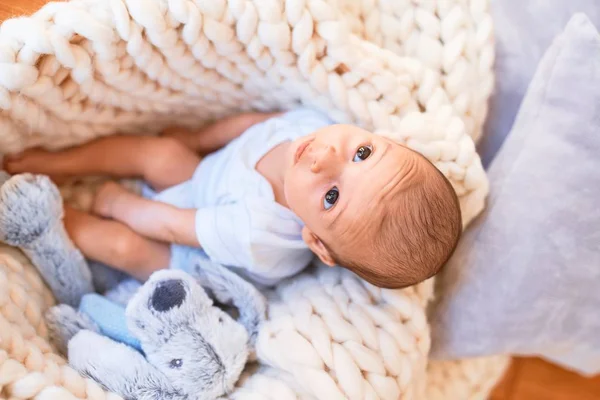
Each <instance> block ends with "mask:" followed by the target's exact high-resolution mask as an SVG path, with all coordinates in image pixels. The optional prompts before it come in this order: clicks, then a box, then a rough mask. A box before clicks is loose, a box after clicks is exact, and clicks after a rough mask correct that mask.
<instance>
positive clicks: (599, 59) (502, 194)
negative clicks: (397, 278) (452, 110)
mask: <svg viewBox="0 0 600 400" xmlns="http://www.w3.org/2000/svg"><path fill="white" fill-rule="evenodd" d="M599 160H600V35H599V34H598V31H597V30H596V28H595V27H594V26H593V25H592V23H591V22H590V20H589V19H588V18H587V17H586V16H585V15H583V14H577V15H575V16H573V18H572V19H571V20H570V21H569V23H568V24H567V27H566V28H565V30H564V32H563V33H562V34H561V35H559V36H558V37H557V39H556V40H555V41H554V42H553V43H552V45H551V46H550V48H549V49H548V51H547V52H546V54H545V55H544V57H543V59H542V61H541V62H540V64H539V67H538V69H537V71H536V73H535V76H534V78H533V80H532V82H531V84H530V86H529V88H528V91H527V94H526V96H525V99H524V101H523V104H522V106H521V108H520V110H519V114H518V116H517V120H516V123H515V125H514V127H513V129H512V131H511V133H510V135H509V136H508V137H507V139H506V141H505V143H504V145H503V146H502V148H501V150H500V152H499V153H498V156H497V158H496V159H495V160H494V161H493V162H492V164H491V166H490V169H489V178H490V183H491V188H490V197H489V200H488V205H487V208H486V210H485V211H484V213H483V214H482V215H481V216H480V217H479V218H478V219H477V220H475V221H474V223H473V224H472V225H471V226H470V228H468V229H467V230H466V231H465V233H464V236H463V238H462V240H461V242H460V243H459V246H458V248H457V250H456V253H455V254H454V256H453V258H452V259H451V260H450V262H449V263H448V264H447V265H446V267H445V268H444V270H443V272H442V273H441V274H440V276H439V278H438V284H439V285H440V289H441V290H440V291H439V293H440V295H439V298H438V299H437V303H435V304H434V305H433V307H432V310H431V311H432V313H431V322H432V328H433V332H432V338H433V343H432V352H431V354H432V357H434V358H437V359H457V358H463V357H471V356H482V355H489V354H497V353H512V354H522V355H541V356H544V357H546V358H549V359H552V360H554V361H557V362H559V363H562V364H563V365H564V366H567V367H570V368H572V369H575V370H578V371H579V372H582V373H589V374H593V373H600V163H599Z"/></svg>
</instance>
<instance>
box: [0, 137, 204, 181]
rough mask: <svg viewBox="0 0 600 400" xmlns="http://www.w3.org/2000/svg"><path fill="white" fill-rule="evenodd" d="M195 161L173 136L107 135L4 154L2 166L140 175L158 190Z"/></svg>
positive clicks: (185, 174) (186, 174) (64, 173)
mask: <svg viewBox="0 0 600 400" xmlns="http://www.w3.org/2000/svg"><path fill="white" fill-rule="evenodd" d="M199 163H200V158H199V157H198V156H197V155H196V154H195V153H194V152H193V151H192V150H191V149H189V148H187V147H186V146H185V145H183V144H182V143H181V142H179V141H177V140H176V139H173V138H168V137H149V136H111V137H105V138H101V139H97V140H94V141H92V142H89V143H87V144H84V145H82V146H78V147H73V148H69V149H66V150H63V151H58V152H50V151H45V150H40V149H32V150H28V151H25V152H24V153H22V154H19V155H15V156H8V157H6V159H5V162H4V168H5V169H6V170H7V171H8V172H9V173H11V174H17V173H22V172H30V173H37V174H44V175H49V176H51V177H53V178H55V180H60V178H64V177H80V176H88V175H108V176H111V177H114V178H143V179H144V180H146V181H147V182H149V183H150V185H152V186H153V187H154V188H155V189H156V190H162V189H164V188H167V187H169V186H173V185H176V184H178V183H181V182H184V181H186V180H188V179H190V178H191V177H192V175H193V173H194V170H195V169H196V167H197V166H198V164H199ZM56 178H59V179H56Z"/></svg>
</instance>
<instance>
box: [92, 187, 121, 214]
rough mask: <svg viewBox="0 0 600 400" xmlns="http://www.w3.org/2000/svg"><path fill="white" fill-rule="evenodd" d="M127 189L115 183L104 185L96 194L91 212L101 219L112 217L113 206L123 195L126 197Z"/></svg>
mask: <svg viewBox="0 0 600 400" xmlns="http://www.w3.org/2000/svg"><path fill="white" fill-rule="evenodd" d="M127 194H128V192H127V189H125V188H124V187H123V186H121V185H119V184H118V183H115V182H111V181H109V182H106V183H104V184H103V185H102V186H101V187H100V188H99V189H98V191H97V192H96V197H95V198H94V204H93V205H92V211H93V212H94V213H96V214H98V215H100V216H102V217H105V218H112V217H113V206H114V204H115V203H116V201H117V200H118V199H119V198H120V197H122V196H123V195H127Z"/></svg>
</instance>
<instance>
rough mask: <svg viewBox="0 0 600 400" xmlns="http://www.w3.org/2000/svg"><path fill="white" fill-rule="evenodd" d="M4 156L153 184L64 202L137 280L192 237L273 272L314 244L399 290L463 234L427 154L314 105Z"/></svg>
mask: <svg viewBox="0 0 600 400" xmlns="http://www.w3.org/2000/svg"><path fill="white" fill-rule="evenodd" d="M201 154H203V155H205V157H204V158H203V159H202V160H201V159H200V155H201ZM4 167H5V169H6V170H7V171H8V172H10V173H12V174H15V173H21V172H31V173H40V174H47V175H49V176H50V177H51V178H52V179H54V180H55V181H56V182H60V181H61V180H62V179H64V178H71V177H77V176H84V175H108V176H111V177H114V178H125V177H132V178H142V179H143V180H145V181H146V182H148V184H149V185H150V187H149V188H147V189H148V190H146V191H145V194H144V195H143V196H138V195H136V194H134V193H133V192H130V191H128V190H126V189H125V188H123V187H121V186H119V185H118V184H116V183H107V184H105V185H104V186H102V187H101V188H100V189H99V191H98V192H97V194H96V197H95V201H94V205H93V207H92V209H93V214H88V213H85V212H82V211H79V210H76V209H73V208H70V207H65V226H66V229H67V232H68V233H69V235H70V237H71V238H72V240H73V241H74V243H75V244H76V245H77V246H78V247H79V248H80V249H81V251H82V252H83V254H84V255H85V256H86V257H87V258H88V259H92V260H96V261H99V262H102V263H104V264H107V265H110V266H113V267H115V268H118V269H120V270H122V271H125V272H127V273H129V274H130V275H133V276H135V277H137V278H139V279H141V280H144V279H146V278H147V277H148V276H149V275H150V274H151V273H152V272H154V271H156V270H158V269H162V268H169V267H173V266H174V265H173V262H172V260H173V258H174V253H176V252H177V251H180V249H181V248H187V249H189V248H194V249H201V250H202V251H203V252H205V254H206V255H208V257H209V258H210V259H211V260H213V261H215V262H218V263H221V264H223V265H227V266H230V267H234V268H238V269H241V270H242V271H243V272H244V275H245V276H247V277H249V278H250V279H253V280H255V281H257V282H260V283H265V284H273V283H276V282H277V281H279V280H281V279H283V278H285V277H289V276H291V275H293V274H295V273H297V272H299V271H300V270H301V269H303V268H304V267H306V266H307V264H308V263H309V262H310V261H311V259H312V257H313V255H315V254H316V255H317V256H318V257H319V258H320V259H321V261H322V262H323V263H325V264H327V265H330V266H333V265H336V264H337V265H340V266H342V267H345V268H348V269H350V270H351V271H353V272H354V273H356V274H357V275H359V276H360V277H362V278H363V279H365V280H366V281H368V282H370V283H372V284H374V285H376V286H378V287H382V288H402V287H406V286H410V285H414V284H416V283H419V282H421V281H423V280H425V279H427V278H429V277H432V276H433V275H435V274H436V273H437V272H438V271H439V270H440V268H441V267H442V265H443V264H444V263H445V262H446V261H447V260H448V258H449V257H450V255H451V254H452V252H453V251H454V248H455V246H456V244H457V241H458V239H459V236H460V233H461V214H460V209H459V205H458V199H457V197H456V195H455V192H454V190H453V189H452V187H451V185H450V183H449V182H448V180H446V178H445V177H444V176H443V175H442V174H441V173H440V172H439V171H438V170H437V169H436V168H435V167H434V166H433V165H432V164H431V163H430V162H429V161H428V160H427V159H425V158H424V157H423V156H422V155H420V154H418V153H416V152H414V151H412V150H410V149H408V148H406V147H404V146H402V145H399V144H397V143H395V142H394V141H392V140H389V139H387V138H384V137H382V136H379V135H375V134H372V133H370V132H367V131H365V130H362V129H360V128H358V127H355V126H349V125H341V124H334V123H332V121H331V120H329V119H328V118H327V117H326V116H324V115H322V114H320V113H318V112H316V111H312V110H308V109H300V110H295V111H289V112H285V113H273V114H262V113H245V114H241V115H237V116H234V117H230V118H226V119H223V120H220V121H217V122H215V123H213V124H211V125H209V126H207V127H206V128H204V129H202V130H200V131H199V132H185V131H171V132H167V133H165V135H163V136H159V137H147V136H144V137H138V136H112V137H107V138H101V139H97V140H95V141H92V142H90V143H88V144H85V145H83V146H80V147H74V148H71V149H67V150H64V151H60V152H48V151H43V150H29V151H26V152H25V153H23V154H20V155H15V156H7V157H6V158H5V162H4Z"/></svg>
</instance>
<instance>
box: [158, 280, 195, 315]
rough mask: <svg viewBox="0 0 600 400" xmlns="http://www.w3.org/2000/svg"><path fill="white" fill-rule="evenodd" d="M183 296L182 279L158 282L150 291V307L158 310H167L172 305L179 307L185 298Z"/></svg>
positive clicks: (172, 306)
mask: <svg viewBox="0 0 600 400" xmlns="http://www.w3.org/2000/svg"><path fill="white" fill-rule="evenodd" d="M185 296H186V292H185V286H184V285H183V281H181V280H179V279H170V280H168V281H164V282H160V283H159V284H158V285H157V286H156V289H154V293H152V299H151V303H152V308H153V309H155V310H156V311H160V312H165V311H169V310H170V309H172V308H174V307H179V306H180V305H181V304H182V303H183V301H184V300H185Z"/></svg>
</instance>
